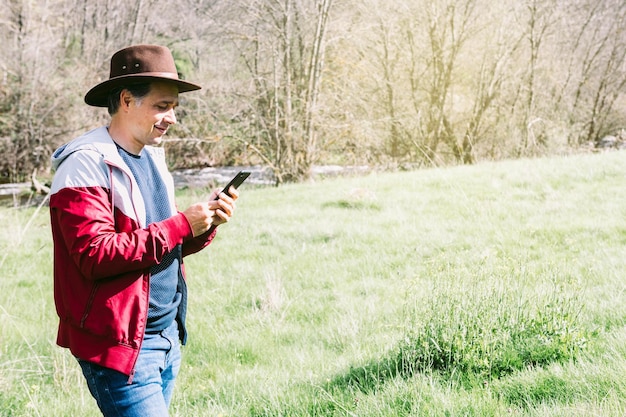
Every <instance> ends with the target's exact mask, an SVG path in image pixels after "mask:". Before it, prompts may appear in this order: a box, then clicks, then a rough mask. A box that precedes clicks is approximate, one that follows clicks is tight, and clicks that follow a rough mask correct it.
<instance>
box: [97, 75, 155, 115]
mask: <svg viewBox="0 0 626 417" xmlns="http://www.w3.org/2000/svg"><path fill="white" fill-rule="evenodd" d="M151 87H152V85H151V84H150V83H149V82H146V83H138V84H128V85H122V86H119V87H117V88H114V89H113V90H111V91H110V92H109V96H108V98H107V103H108V106H107V107H108V110H109V114H110V115H111V116H113V115H114V114H115V113H117V111H118V110H119V108H120V94H121V93H122V90H128V91H129V92H130V94H132V95H133V97H135V98H136V99H142V98H144V97H145V96H147V95H148V93H149V92H150V88H151Z"/></svg>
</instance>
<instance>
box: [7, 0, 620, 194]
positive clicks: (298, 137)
mask: <svg viewBox="0 0 626 417" xmlns="http://www.w3.org/2000/svg"><path fill="white" fill-rule="evenodd" d="M0 6H1V7H0V41H1V42H2V48H0V153H1V154H2V155H4V157H3V158H2V160H1V161H0V178H2V180H3V181H22V180H24V179H25V178H27V177H28V176H29V175H31V173H32V172H33V171H34V170H38V172H40V173H45V172H48V171H49V157H50V154H51V153H52V152H53V150H54V149H55V148H56V147H57V146H58V145H60V144H61V143H64V142H66V141H68V140H70V139H72V138H73V137H75V136H77V135H79V134H80V133H82V132H83V131H85V130H87V129H91V128H93V127H96V126H100V125H102V124H104V123H106V121H107V118H108V116H107V114H106V111H105V110H103V109H95V108H90V107H88V106H86V105H85V104H84V102H83V96H84V94H85V92H86V91H87V90H88V89H89V88H91V87H92V86H93V85H95V84H96V83H97V82H99V81H101V80H104V79H106V78H107V77H108V70H109V68H108V65H109V59H110V57H111V55H112V53H113V52H115V51H116V50H118V49H120V48H123V47H125V46H128V45H130V44H136V43H159V44H163V45H167V46H168V47H169V48H170V49H171V50H172V51H173V54H174V56H175V59H176V62H177V66H178V68H179V71H180V73H181V76H183V77H184V78H186V79H188V80H191V81H194V82H198V83H199V84H201V85H202V86H203V89H202V90H201V91H200V92H194V93H189V94H184V95H182V96H181V99H182V100H181V106H180V108H179V111H178V114H177V116H178V119H179V123H178V124H177V125H176V127H175V128H174V129H172V132H171V133H168V140H167V142H166V143H165V146H166V147H168V155H169V156H170V164H171V166H172V168H182V167H186V168H188V167H204V166H216V165H239V164H262V165H265V166H267V167H269V168H271V169H272V171H273V173H274V175H275V177H276V179H277V182H279V183H280V182H289V181H297V180H302V179H305V178H307V177H308V176H309V175H310V170H311V167H312V166H313V165H316V164H342V165H355V164H368V165H376V166H386V167H398V166H411V167H415V166H421V165H432V164H436V165H444V164H472V163H476V162H479V161H481V160H496V159H503V158H517V157H527V156H536V155H547V154H556V153H565V152H570V151H572V150H576V149H578V148H580V147H581V146H588V145H589V144H590V143H591V144H593V143H594V142H598V141H599V140H600V139H602V138H603V137H604V136H606V135H609V134H610V135H620V134H623V133H622V131H621V129H622V128H624V127H626V95H625V94H624V93H625V90H624V88H625V84H626V61H625V55H626V24H625V23H626V22H625V18H626V3H624V2H623V1H621V0H573V1H572V0H502V1H499V2H493V1H491V0H398V1H393V2H389V1H386V0H360V1H355V0H211V1H198V0H177V1H169V2H158V1H156V0H138V1H133V2H128V1H122V0H98V1H96V0H82V1H79V0H44V1H41V0H0Z"/></svg>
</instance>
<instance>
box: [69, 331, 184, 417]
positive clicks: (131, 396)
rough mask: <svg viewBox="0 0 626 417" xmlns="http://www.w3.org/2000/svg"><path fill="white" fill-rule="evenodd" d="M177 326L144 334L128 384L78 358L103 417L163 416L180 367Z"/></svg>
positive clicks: (124, 378)
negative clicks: (131, 377)
mask: <svg viewBox="0 0 626 417" xmlns="http://www.w3.org/2000/svg"><path fill="white" fill-rule="evenodd" d="M180 362H181V354H180V343H179V341H178V327H177V324H176V322H174V323H173V324H172V325H171V326H170V327H168V328H167V329H165V330H163V331H162V332H160V333H156V334H146V335H145V337H144V341H143V345H142V346H141V351H140V353H139V358H138V359H137V364H136V365H135V375H134V377H133V381H132V383H131V384H128V376H127V375H124V374H122V373H120V372H117V371H114V370H112V369H109V368H104V367H102V366H99V365H96V364H93V363H90V362H86V361H83V360H80V359H79V360H78V363H79V364H80V366H81V368H82V370H83V375H84V376H85V379H86V380H87V386H88V387H89V391H90V392H91V395H93V397H94V398H95V399H96V402H97V403H98V407H99V408H100V411H102V414H103V415H104V416H105V417H113V416H115V417H121V416H124V417H166V416H168V415H169V413H168V411H167V409H168V407H169V404H170V400H171V399H172V393H173V391H174V381H175V380H176V376H177V375H178V371H179V369H180Z"/></svg>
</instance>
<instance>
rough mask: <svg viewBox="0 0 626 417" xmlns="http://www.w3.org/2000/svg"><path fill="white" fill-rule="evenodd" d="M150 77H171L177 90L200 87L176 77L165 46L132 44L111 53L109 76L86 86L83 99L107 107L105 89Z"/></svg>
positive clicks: (174, 68)
mask: <svg viewBox="0 0 626 417" xmlns="http://www.w3.org/2000/svg"><path fill="white" fill-rule="evenodd" d="M150 81H171V82H172V83H174V84H176V85H177V86H178V92H179V93H184V92H187V91H193V90H199V89H200V88H202V87H200V86H199V85H197V84H194V83H190V82H187V81H183V80H181V79H180V78H178V70H177V69H176V64H175V63H174V57H173V56H172V53H171V52H170V50H169V49H168V48H166V47H165V46H159V45H134V46H129V47H128V48H124V49H121V50H119V51H117V52H116V53H115V54H113V56H112V57H111V72H110V75H109V79H108V80H106V81H103V82H101V83H100V84H98V85H96V86H95V87H93V88H92V89H91V90H89V91H88V92H87V94H86V95H85V103H87V104H89V105H90V106H96V107H107V106H108V102H107V98H108V95H109V92H110V91H111V90H113V89H114V88H116V87H119V86H121V85H126V84H135V83H142V82H150Z"/></svg>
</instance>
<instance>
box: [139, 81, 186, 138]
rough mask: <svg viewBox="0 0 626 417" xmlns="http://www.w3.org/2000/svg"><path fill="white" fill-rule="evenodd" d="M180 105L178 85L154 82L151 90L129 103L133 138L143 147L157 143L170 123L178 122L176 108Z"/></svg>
mask: <svg viewBox="0 0 626 417" xmlns="http://www.w3.org/2000/svg"><path fill="white" fill-rule="evenodd" d="M176 106H178V87H176V85H174V84H171V83H167V82H155V83H152V87H151V88H150V92H149V93H148V94H147V95H146V96H145V97H143V98H141V99H136V98H134V97H132V98H131V102H130V103H129V117H130V121H131V123H130V124H129V129H130V130H131V132H129V133H130V134H131V137H132V140H133V141H134V142H135V144H136V145H138V146H140V147H141V148H143V146H145V145H157V144H159V143H160V142H161V140H162V139H163V135H164V134H165V132H167V129H168V127H169V126H170V125H173V124H175V123H176V116H175V114H174V109H175V108H176Z"/></svg>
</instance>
